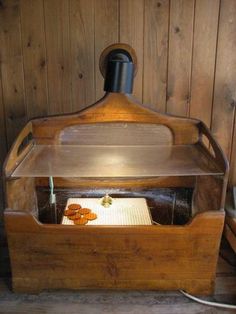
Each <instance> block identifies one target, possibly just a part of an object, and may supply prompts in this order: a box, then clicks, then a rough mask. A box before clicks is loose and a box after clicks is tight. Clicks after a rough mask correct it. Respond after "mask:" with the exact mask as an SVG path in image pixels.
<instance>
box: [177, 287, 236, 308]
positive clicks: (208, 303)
mask: <svg viewBox="0 0 236 314" xmlns="http://www.w3.org/2000/svg"><path fill="white" fill-rule="evenodd" d="M179 291H180V292H181V293H182V294H183V295H184V296H185V297H187V298H189V299H191V300H193V301H195V302H198V303H201V304H204V305H209V306H215V307H220V308H225V309H231V310H236V305H231V304H225V303H218V302H211V301H206V300H202V299H199V298H197V297H195V296H193V295H191V294H189V293H187V292H185V291H183V290H179Z"/></svg>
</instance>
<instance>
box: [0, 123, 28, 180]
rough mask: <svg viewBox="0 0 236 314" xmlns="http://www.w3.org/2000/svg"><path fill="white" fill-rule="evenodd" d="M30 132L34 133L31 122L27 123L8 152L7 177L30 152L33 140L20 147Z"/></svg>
mask: <svg viewBox="0 0 236 314" xmlns="http://www.w3.org/2000/svg"><path fill="white" fill-rule="evenodd" d="M29 134H32V123H31V122H29V123H27V124H26V126H25V127H24V128H23V130H22V131H21V133H20V134H19V136H18V137H17V139H16V140H15V142H14V143H13V145H12V147H11V150H10V151H9V153H8V156H7V158H6V161H5V164H4V172H5V176H6V177H9V176H10V175H11V173H12V172H13V171H14V169H15V168H16V167H17V165H18V164H19V163H20V162H21V161H22V159H23V158H24V157H25V156H26V155H27V154H28V152H29V151H30V149H31V148H32V146H33V141H31V142H30V143H29V144H28V145H26V146H23V147H22V149H20V148H21V146H22V144H23V143H24V140H25V139H26V138H27V136H29Z"/></svg>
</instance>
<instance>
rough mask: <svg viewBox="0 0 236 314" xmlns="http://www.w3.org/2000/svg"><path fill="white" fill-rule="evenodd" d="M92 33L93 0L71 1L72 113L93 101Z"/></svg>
mask: <svg viewBox="0 0 236 314" xmlns="http://www.w3.org/2000/svg"><path fill="white" fill-rule="evenodd" d="M94 31H95V30H94V0H71V2H70V37H71V40H70V41H71V64H72V109H73V111H77V110H79V109H82V108H84V107H86V106H88V105H91V104H92V103H93V102H94V100H95V91H94V88H95V86H94Z"/></svg>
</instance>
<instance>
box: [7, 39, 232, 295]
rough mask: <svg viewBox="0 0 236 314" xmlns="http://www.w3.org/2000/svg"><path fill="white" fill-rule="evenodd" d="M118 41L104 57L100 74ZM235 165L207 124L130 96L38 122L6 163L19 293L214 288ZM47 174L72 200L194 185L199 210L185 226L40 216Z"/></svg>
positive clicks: (13, 261) (107, 98)
mask: <svg viewBox="0 0 236 314" xmlns="http://www.w3.org/2000/svg"><path fill="white" fill-rule="evenodd" d="M115 47H116V48H117V47H118V52H119V53H120V49H121V48H122V49H124V48H125V49H127V53H130V55H132V56H133V59H132V60H133V61H134V64H135V62H136V57H135V54H134V53H133V51H132V49H130V48H127V46H125V45H123V44H119V45H115ZM113 48H114V47H113V46H110V47H108V48H107V49H106V50H105V52H104V53H103V54H102V56H101V59H100V60H101V61H102V62H101V63H100V64H101V65H102V66H101V71H102V72H104V64H105V63H106V62H105V60H106V56H107V53H108V52H109V51H112V49H113ZM126 57H127V54H125V58H126ZM129 62H130V61H129ZM122 66H123V65H121V67H122ZM126 68H127V69H128V68H129V67H128V66H127V67H126ZM131 68H132V64H131V65H130V69H131ZM120 73H121V72H120ZM122 73H123V72H122ZM122 75H123V74H122ZM123 79H124V81H125V79H127V78H124V77H123ZM131 81H132V77H130V81H129V83H131ZM107 82H108V86H109V88H110V87H112V88H113V87H114V88H116V87H117V85H116V83H117V82H116V81H115V80H113V81H112V84H110V81H107ZM126 82H127V80H126ZM127 86H128V87H129V88H130V86H131V85H127ZM228 170H229V169H228V162H227V160H226V158H225V156H224V154H223V152H222V150H221V149H220V147H219V145H218V144H217V143H216V141H215V140H214V139H213V137H212V135H211V134H210V132H209V130H208V129H207V127H206V126H205V125H204V124H203V123H202V122H201V121H198V120H194V119H187V118H179V117H174V116H168V115H163V114H160V113H157V112H155V111H152V110H150V109H147V108H145V107H144V106H141V105H140V104H139V103H137V101H136V100H135V99H134V98H132V96H130V95H129V94H127V93H116V92H110V93H109V92H108V93H106V95H105V96H104V98H102V99H101V100H100V101H98V102H97V103H96V104H94V105H93V106H90V107H89V108H87V109H85V110H82V111H80V112H78V113H75V114H71V115H62V116H54V117H45V118H41V119H34V120H32V121H30V122H29V123H28V124H27V125H26V126H25V128H24V129H23V130H22V132H21V133H20V134H19V136H18V138H17V140H16V141H15V143H14V144H13V147H12V148H11V151H10V152H9V155H8V157H7V160H6V162H5V166H4V173H5V179H6V180H5V182H6V184H5V194H6V204H7V208H6V210H5V225H6V231H7V238H8V245H9V252H10V260H11V268H12V283H13V290H14V291H19V292H40V291H41V290H43V289H98V288H105V289H156V290H175V289H183V290H186V291H187V292H190V293H197V294H210V293H212V292H213V290H214V280H215V273H216V264H217V259H218V252H219V245H220V239H221V235H222V230H223V224H224V201H225V193H226V185H227V179H228ZM48 178H50V180H51V181H52V178H53V180H54V184H55V189H56V191H57V193H56V194H57V197H58V198H60V197H61V196H62V194H63V193H64V194H65V191H66V193H67V194H66V195H67V196H68V197H69V196H70V194H73V195H74V196H75V197H82V196H83V195H85V194H86V193H87V191H89V193H90V194H91V193H92V192H94V191H97V190H96V189H100V190H101V189H103V190H104V192H105V193H106V192H107V191H108V190H110V189H116V190H118V191H120V195H119V196H120V197H122V196H124V195H125V196H127V195H128V196H129V197H137V196H139V197H145V195H147V191H148V190H150V189H152V195H154V196H153V198H155V191H158V189H161V188H172V189H176V188H180V187H181V188H191V189H192V190H193V196H192V204H191V217H190V219H189V221H188V222H187V223H184V224H182V225H176V224H175V220H174V219H172V220H171V222H170V223H168V224H166V225H163V224H161V225H156V224H152V225H126V226H124V225H86V226H78V225H62V224H57V223H42V222H40V220H39V217H41V213H42V211H43V210H44V207H45V206H44V205H43V197H42V195H43V194H40V193H39V192H38V191H39V189H40V188H43V187H44V188H45V189H46V190H47V189H48ZM91 191H92V192H91ZM160 191H161V190H159V192H158V193H159V194H160V193H161V192H160ZM47 193H48V192H47ZM47 193H46V194H47ZM50 193H51V194H52V189H51V191H50ZM78 195H79V196H78ZM51 196H52V195H51ZM47 198H48V199H49V198H50V195H49V193H48V194H47ZM153 204H154V208H153V209H152V210H154V213H155V210H156V208H155V202H154V203H153ZM181 206H183V205H181V204H180V207H181ZM162 210H163V211H164V207H163V208H162V207H161V208H159V211H162Z"/></svg>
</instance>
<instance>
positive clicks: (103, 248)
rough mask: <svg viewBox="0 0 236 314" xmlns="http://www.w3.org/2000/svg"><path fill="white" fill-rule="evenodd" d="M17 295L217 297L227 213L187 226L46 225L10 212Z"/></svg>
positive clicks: (8, 226) (196, 219) (210, 214)
mask: <svg viewBox="0 0 236 314" xmlns="http://www.w3.org/2000/svg"><path fill="white" fill-rule="evenodd" d="M5 220H6V229H7V232H8V244H9V250H10V258H11V266H12V276H13V290H14V291H15V292H30V293H36V292H40V291H41V290H44V289H47V290H48V289H101V288H102V289H147V290H150V289H151V290H152V289H155V290H179V289H183V290H186V291H187V292H190V293H196V294H203V295H204V294H211V293H213V290H214V280H215V273H216V264H217V258H218V250H219V243H220V237H221V233H222V229H223V223H224V213H223V212H204V213H200V214H198V215H196V216H195V217H194V218H193V220H192V221H191V222H190V223H189V224H188V225H185V226H130V227H117V226H114V227H110V226H108V227H104V226H63V225H43V224H40V223H38V221H37V220H36V219H35V218H34V217H33V216H32V215H31V214H28V213H25V212H19V211H18V212H12V211H11V212H10V211H9V212H6V213H5Z"/></svg>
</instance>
